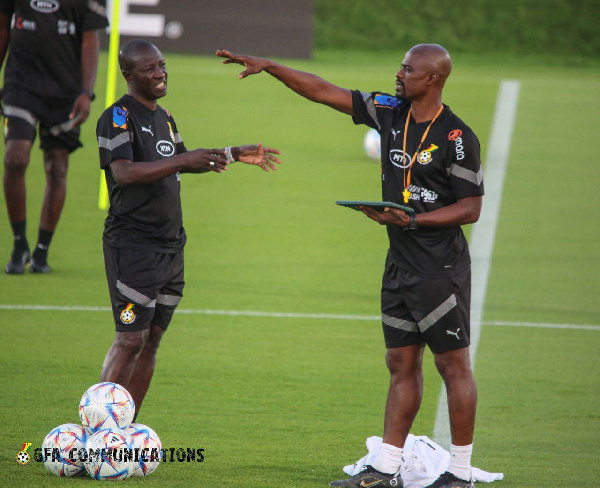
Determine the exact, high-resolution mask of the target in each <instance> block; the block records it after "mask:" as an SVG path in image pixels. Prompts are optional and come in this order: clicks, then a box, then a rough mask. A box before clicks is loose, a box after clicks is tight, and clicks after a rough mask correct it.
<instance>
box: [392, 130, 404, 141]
mask: <svg viewBox="0 0 600 488" xmlns="http://www.w3.org/2000/svg"><path fill="white" fill-rule="evenodd" d="M401 132H402V131H401V130H399V131H395V130H394V129H392V135H393V136H394V141H395V140H396V136H397V135H398V134H400V133H401Z"/></svg>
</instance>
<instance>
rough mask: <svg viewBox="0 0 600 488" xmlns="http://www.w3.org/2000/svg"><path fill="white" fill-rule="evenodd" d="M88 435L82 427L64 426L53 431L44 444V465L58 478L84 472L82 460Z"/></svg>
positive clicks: (76, 425) (75, 425)
mask: <svg viewBox="0 0 600 488" xmlns="http://www.w3.org/2000/svg"><path fill="white" fill-rule="evenodd" d="M86 440H87V433H86V431H85V430H84V428H83V427H82V426H81V425H78V424H62V425H59V426H58V427H56V428H55V429H52V430H51V431H50V433H49V434H48V435H47V436H46V438H45V439H44V442H43V443H42V458H43V459H44V465H45V466H46V468H48V471H50V472H51V473H52V474H55V475H56V476H77V475H78V474H81V473H82V472H83V462H82V461H81V459H80V453H81V450H82V449H85V442H86Z"/></svg>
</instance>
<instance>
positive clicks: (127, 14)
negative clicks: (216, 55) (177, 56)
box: [103, 0, 314, 58]
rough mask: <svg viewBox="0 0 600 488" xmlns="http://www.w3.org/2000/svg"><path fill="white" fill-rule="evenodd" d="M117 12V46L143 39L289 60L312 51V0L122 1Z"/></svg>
mask: <svg viewBox="0 0 600 488" xmlns="http://www.w3.org/2000/svg"><path fill="white" fill-rule="evenodd" d="M108 4H109V19H110V16H111V6H112V1H111V0H109V1H108ZM120 13H121V18H120V31H121V44H123V43H124V42H126V41H128V40H130V39H133V38H142V39H146V40H148V41H150V42H152V43H153V44H156V46H157V47H158V48H159V49H160V50H163V51H167V52H185V53H196V54H201V53H202V54H206V53H212V52H214V51H215V50H217V49H221V48H226V49H229V50H231V51H234V52H236V51H237V52H242V53H245V54H255V55H259V56H280V57H291V58H309V57H310V56H311V52H312V46H313V13H314V0H212V1H209V0H120ZM103 42H104V47H106V46H107V45H108V36H106V38H105V39H104V40H103Z"/></svg>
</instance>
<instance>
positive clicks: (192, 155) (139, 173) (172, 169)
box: [109, 149, 227, 186]
mask: <svg viewBox="0 0 600 488" xmlns="http://www.w3.org/2000/svg"><path fill="white" fill-rule="evenodd" d="M109 168H110V172H111V173H112V175H113V178H114V179H115V181H116V182H117V185H119V186H129V185H144V184H147V183H153V182H155V181H158V180H162V179H163V178H166V177H167V176H171V175H173V174H175V173H178V172H179V173H206V172H208V171H214V172H215V173H222V172H223V171H225V170H226V169H227V160H226V159H225V151H223V149H196V150H195V151H188V152H186V153H183V154H178V155H176V156H172V157H170V158H166V159H161V160H159V161H152V162H134V161H130V160H128V159H114V160H113V161H112V162H111V163H110V165H109Z"/></svg>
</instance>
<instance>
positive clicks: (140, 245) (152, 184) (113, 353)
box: [96, 40, 280, 416]
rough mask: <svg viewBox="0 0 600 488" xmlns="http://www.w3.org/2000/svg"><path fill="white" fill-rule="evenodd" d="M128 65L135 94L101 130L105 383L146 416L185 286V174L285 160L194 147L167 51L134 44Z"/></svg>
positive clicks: (125, 54)
mask: <svg viewBox="0 0 600 488" xmlns="http://www.w3.org/2000/svg"><path fill="white" fill-rule="evenodd" d="M119 65H120V67H121V72H122V74H123V77H124V78H125V80H126V81H127V94H126V95H124V96H123V97H121V99H120V100H118V101H117V102H116V103H114V104H113V105H111V106H110V107H109V108H108V109H106V111H105V112H104V113H103V114H102V116H101V117H100V119H99V120H98V125H97V128H96V134H97V136H98V146H99V150H100V166H101V168H102V169H103V170H104V172H105V176H106V183H107V185H108V192H109V196H110V208H109V210H108V216H107V217H106V222H105V226H104V235H103V241H104V262H105V267H106V277H107V281H108V288H109V292H110V298H111V302H112V309H113V316H114V321H115V326H116V336H115V339H114V342H113V344H112V345H111V347H110V349H109V351H108V353H107V355H106V359H105V360H104V364H103V366H102V372H101V375H100V381H110V382H114V383H118V384H120V385H123V386H124V387H125V388H127V389H128V390H129V392H130V393H131V395H132V397H133V400H134V402H135V407H136V416H137V413H138V411H139V409H140V407H141V405H142V401H143V400H144V397H145V396H146V392H147V391H148V387H149V385H150V381H151V379H152V376H153V374H154V365H155V362H156V353H157V350H158V347H159V344H160V341H161V339H162V336H163V334H164V332H165V331H166V329H167V327H168V325H169V323H170V322H171V318H172V316H173V313H174V312H175V309H176V308H177V305H178V304H179V301H180V300H181V297H182V292H183V287H184V279H183V247H184V245H185V241H186V234H185V230H184V228H183V225H182V209H181V199H180V181H179V174H180V173H206V172H209V171H212V172H216V173H223V172H224V171H226V170H227V169H228V166H229V164H230V163H233V162H234V161H241V162H243V163H247V164H252V165H257V166H259V167H261V168H262V169H263V170H265V171H269V170H270V169H276V168H275V164H274V163H280V161H279V159H278V158H277V156H276V154H280V152H279V151H278V150H276V149H270V148H264V147H262V145H261V144H258V145H247V146H237V147H227V148H225V149H196V150H194V151H187V150H186V148H185V146H184V144H183V141H182V139H181V136H180V134H179V132H178V130H177V125H176V124H175V120H174V119H173V117H172V116H171V114H170V113H169V112H168V111H167V110H166V109H164V108H162V107H160V106H159V105H158V104H157V100H158V99H159V98H162V97H164V96H165V95H166V94H167V68H166V64H165V60H164V58H163V56H162V54H161V52H160V51H159V50H158V49H157V48H156V47H155V46H154V45H152V44H150V43H148V42H146V41H141V40H134V41H130V42H128V43H127V44H125V45H124V46H123V47H122V49H121V52H120V53H119Z"/></svg>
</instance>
